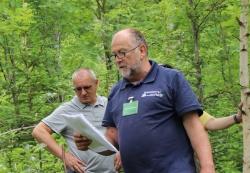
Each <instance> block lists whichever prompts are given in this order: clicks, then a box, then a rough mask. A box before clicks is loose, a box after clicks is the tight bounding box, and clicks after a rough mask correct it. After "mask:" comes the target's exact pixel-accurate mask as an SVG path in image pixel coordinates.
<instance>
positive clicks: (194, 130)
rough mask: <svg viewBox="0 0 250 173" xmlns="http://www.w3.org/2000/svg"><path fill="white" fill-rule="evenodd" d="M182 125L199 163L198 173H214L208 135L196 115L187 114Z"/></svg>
mask: <svg viewBox="0 0 250 173" xmlns="http://www.w3.org/2000/svg"><path fill="white" fill-rule="evenodd" d="M183 125H184V127H185V130H186V132H187V135H188V137H189V139H190V142H191V144H192V147H193V149H194V151H195V152H196V154H197V156H198V159H199V162H200V168H201V169H200V173H215V168H214V163H213V157H212V149H211V145H210V143H209V139H208V134H207V132H206V131H205V129H204V127H203V126H202V124H201V122H200V120H199V117H198V114H197V113H195V112H190V113H187V114H186V115H184V116H183Z"/></svg>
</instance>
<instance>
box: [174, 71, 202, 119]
mask: <svg viewBox="0 0 250 173" xmlns="http://www.w3.org/2000/svg"><path fill="white" fill-rule="evenodd" d="M172 87H173V90H174V92H173V93H174V103H175V109H176V112H177V114H178V116H183V115H184V114H185V113H188V112H191V111H196V112H197V113H198V114H199V115H201V114H202V108H201V105H200V103H199V102H198V99H197V97H196V95H195V94H194V92H193V91H192V88H191V87H190V85H189V83H188V82H187V80H186V79H185V78H184V76H183V75H182V74H181V73H180V72H177V73H176V75H175V78H174V80H173V82H172Z"/></svg>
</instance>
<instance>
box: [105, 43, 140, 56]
mask: <svg viewBox="0 0 250 173" xmlns="http://www.w3.org/2000/svg"><path fill="white" fill-rule="evenodd" d="M140 45H141V43H140V44H138V45H137V46H136V47H134V48H132V49H129V50H127V51H118V52H117V53H112V54H111V56H110V58H112V59H115V58H120V59H122V58H125V57H126V54H127V53H129V52H132V51H133V50H135V49H136V48H138V47H139V46H140Z"/></svg>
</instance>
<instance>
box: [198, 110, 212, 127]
mask: <svg viewBox="0 0 250 173" xmlns="http://www.w3.org/2000/svg"><path fill="white" fill-rule="evenodd" d="M213 118H214V117H213V116H212V115H210V114H209V113H207V112H205V111H203V114H202V115H201V116H200V121H201V123H202V125H203V126H205V124H206V123H207V122H208V120H210V119H213Z"/></svg>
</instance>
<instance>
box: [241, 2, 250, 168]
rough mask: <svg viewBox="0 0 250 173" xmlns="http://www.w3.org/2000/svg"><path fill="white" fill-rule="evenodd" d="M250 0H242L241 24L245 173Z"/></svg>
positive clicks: (249, 124) (249, 125)
mask: <svg viewBox="0 0 250 173" xmlns="http://www.w3.org/2000/svg"><path fill="white" fill-rule="evenodd" d="M247 17H248V0H241V16H240V20H239V21H238V22H239V24H240V85H241V101H242V102H243V110H244V111H245V113H246V116H243V143H244V148H243V173H249V172H250V145H249V144H250V109H249V108H250V97H249V95H250V92H249V75H248V50H247V49H248V44H247V41H248V38H247V37H248V35H249V33H248V31H247V27H248V24H247V19H248V18H247Z"/></svg>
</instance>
